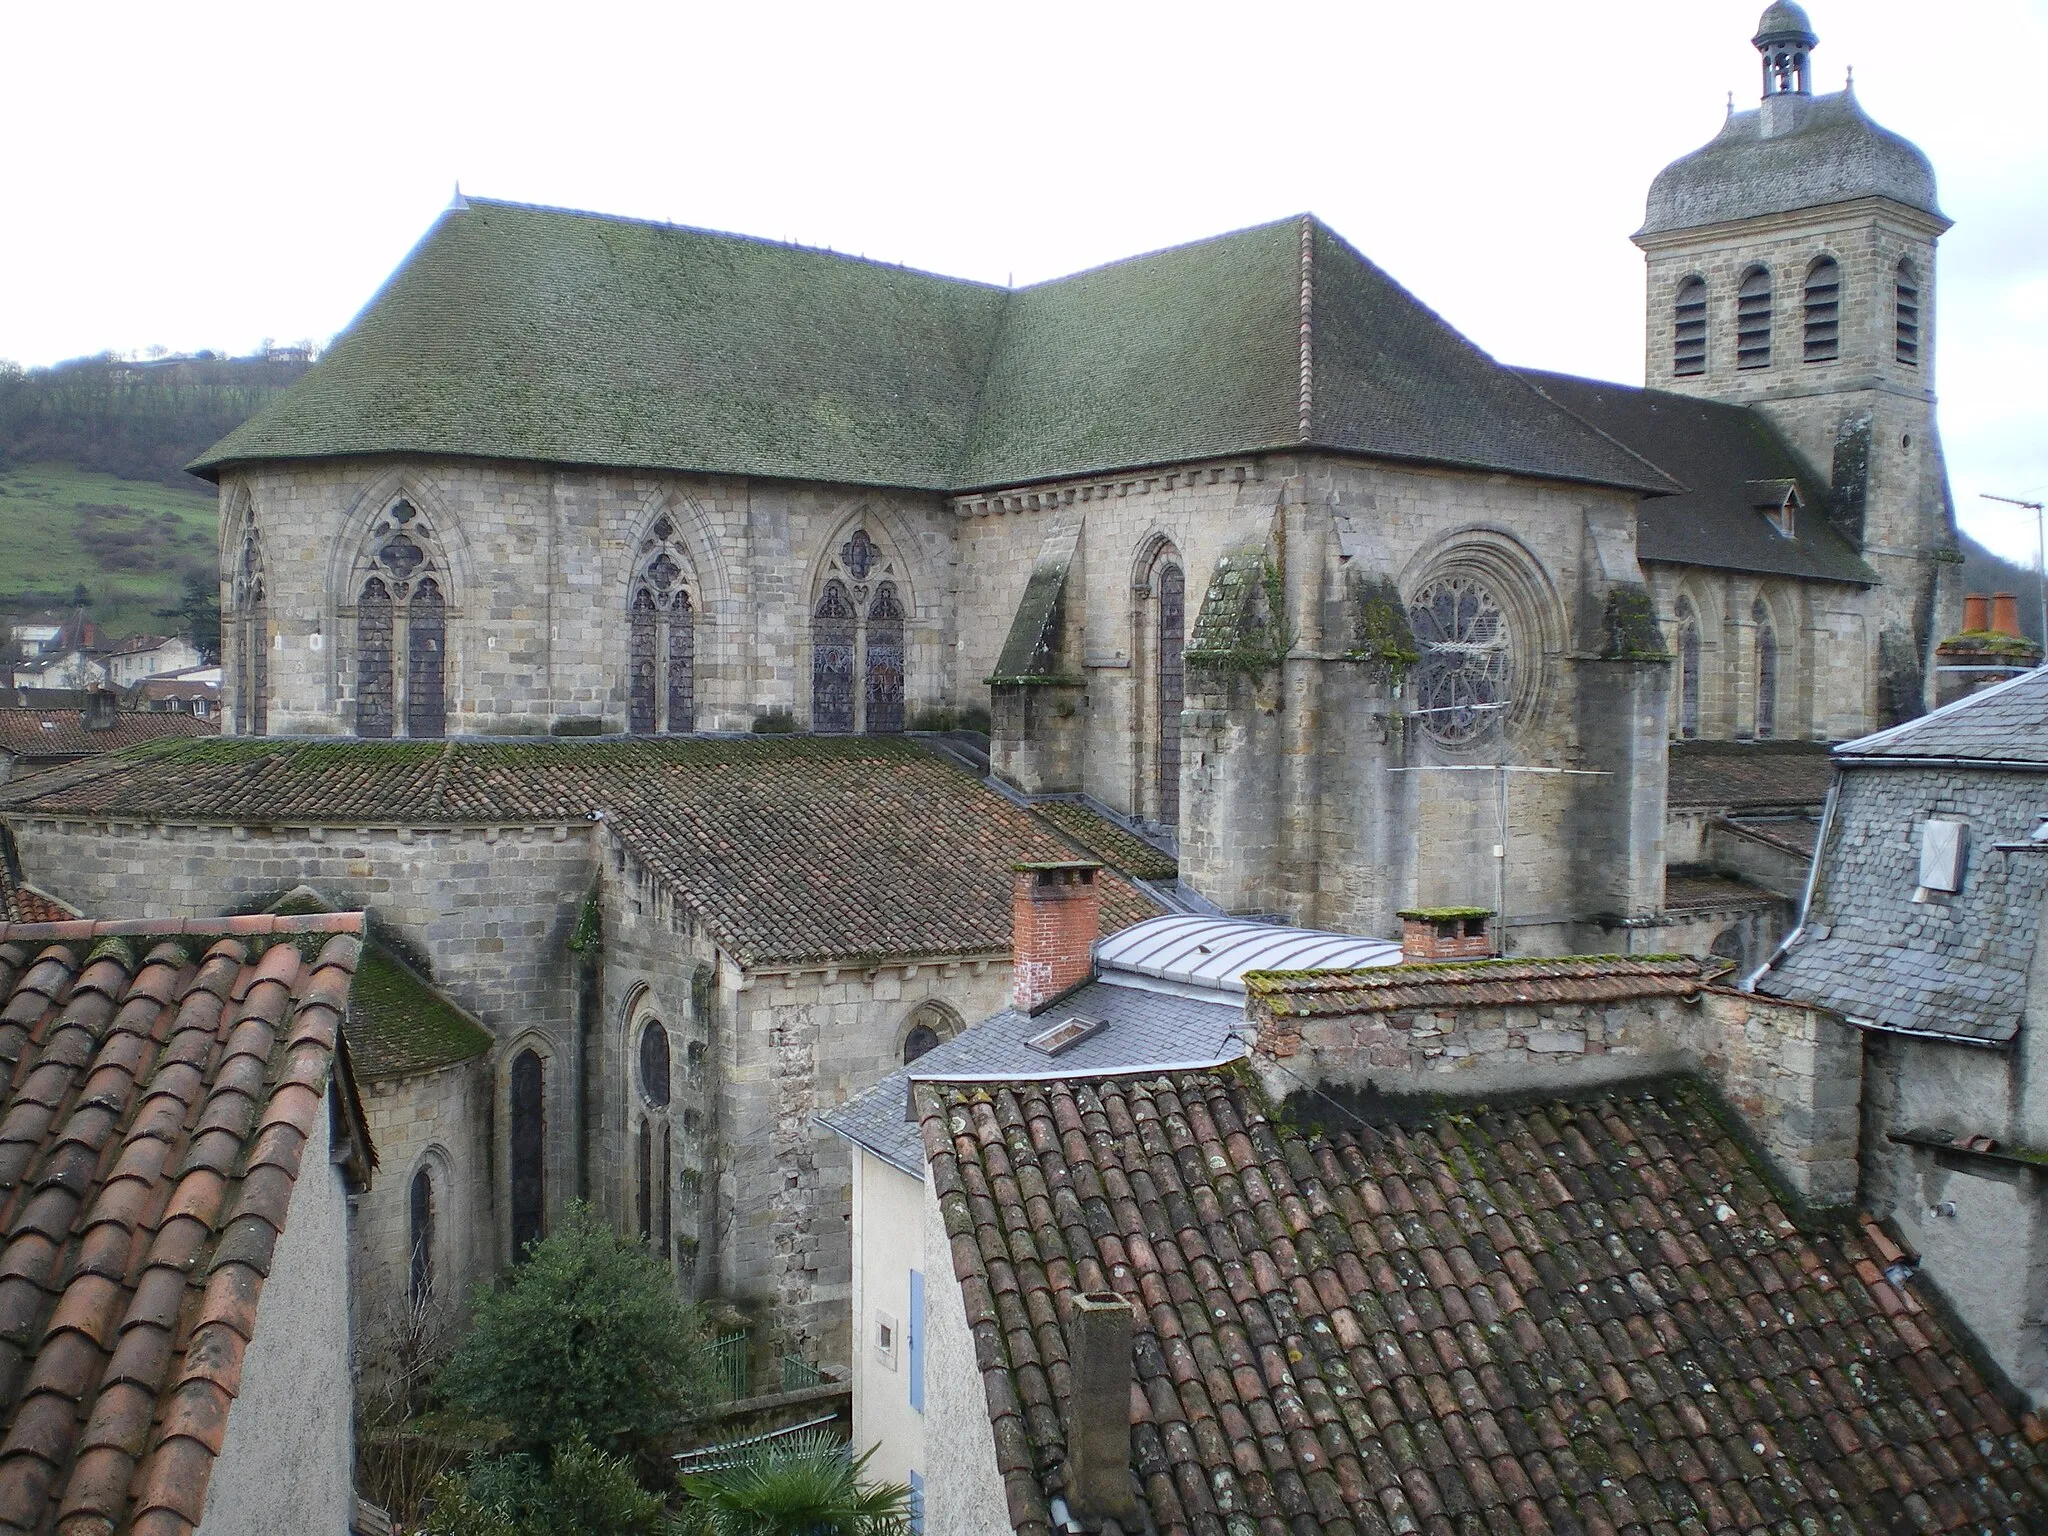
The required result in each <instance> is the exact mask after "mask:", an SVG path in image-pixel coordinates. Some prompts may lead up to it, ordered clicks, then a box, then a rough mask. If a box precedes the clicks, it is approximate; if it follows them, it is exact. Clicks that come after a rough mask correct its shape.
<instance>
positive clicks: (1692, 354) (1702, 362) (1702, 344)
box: [1671, 277, 1707, 378]
mask: <svg viewBox="0 0 2048 1536" xmlns="http://www.w3.org/2000/svg"><path fill="white" fill-rule="evenodd" d="M1671 371H1672V372H1673V373H1675V374H1677V375H1678V376H1679V377H1680V378H1690V377H1692V376H1693V375H1695V374H1701V373H1705V372H1706V371H1707V283H1706V279H1705V278H1701V277H1688V278H1687V279H1686V280H1685V281H1684V282H1682V283H1680V284H1679V285H1678V299H1677V301H1676V302H1675V303H1674V304H1673V305H1672V307H1671Z"/></svg>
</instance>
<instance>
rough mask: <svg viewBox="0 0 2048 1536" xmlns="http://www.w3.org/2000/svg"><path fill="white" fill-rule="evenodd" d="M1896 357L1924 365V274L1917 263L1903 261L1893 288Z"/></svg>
mask: <svg viewBox="0 0 2048 1536" xmlns="http://www.w3.org/2000/svg"><path fill="white" fill-rule="evenodd" d="M1893 298H1894V309H1893V331H1892V356H1894V357H1896V358H1897V359H1898V360H1899V361H1900V362H1902V363H1904V364H1905V365H1906V366H1907V367H1908V368H1917V367H1919V366H1920V274H1919V273H1918V272H1917V271H1916V270H1914V267H1913V263H1912V262H1910V261H1902V262H1900V263H1899V270H1898V274H1897V276H1896V279H1895V287H1894V289H1893Z"/></svg>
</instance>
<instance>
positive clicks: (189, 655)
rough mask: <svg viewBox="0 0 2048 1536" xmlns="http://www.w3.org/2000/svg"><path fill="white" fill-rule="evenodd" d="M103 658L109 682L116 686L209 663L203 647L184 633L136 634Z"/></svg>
mask: <svg viewBox="0 0 2048 1536" xmlns="http://www.w3.org/2000/svg"><path fill="white" fill-rule="evenodd" d="M103 659H104V660H105V662H106V666H107V681H109V682H110V683H112V684H113V685H114V686H115V687H116V688H126V687H128V686H129V685H130V684H131V683H138V682H140V681H142V679H144V678H145V677H159V676H162V675H163V674H164V673H167V672H188V671H190V670H192V669H193V668H195V667H200V666H203V665H205V663H206V658H205V657H204V656H202V655H200V654H199V647H198V646H196V645H194V644H193V643H192V642H191V641H190V640H188V639H186V638H185V637H184V636H183V635H134V636H131V637H130V638H128V639H126V640H123V641H122V642H121V643H120V644H119V645H117V646H115V647H114V648H113V649H112V650H110V651H108V652H107V653H106V655H105V657H104V658H103Z"/></svg>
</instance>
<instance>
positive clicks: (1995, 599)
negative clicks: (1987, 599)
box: [1991, 592, 2020, 639]
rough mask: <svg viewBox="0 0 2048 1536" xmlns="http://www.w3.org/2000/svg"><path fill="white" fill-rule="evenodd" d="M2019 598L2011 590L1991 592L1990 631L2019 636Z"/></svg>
mask: <svg viewBox="0 0 2048 1536" xmlns="http://www.w3.org/2000/svg"><path fill="white" fill-rule="evenodd" d="M2019 632H2020V600H2019V598H2018V597H2017V596H2016V595H2015V594H2013V593H2011V592H1994V593H1992V594H1991V633H1993V634H1994V635H2011V636H2012V637H2013V638H2014V639H2018V638H2019Z"/></svg>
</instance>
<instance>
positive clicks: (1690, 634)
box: [1676, 597, 1700, 741]
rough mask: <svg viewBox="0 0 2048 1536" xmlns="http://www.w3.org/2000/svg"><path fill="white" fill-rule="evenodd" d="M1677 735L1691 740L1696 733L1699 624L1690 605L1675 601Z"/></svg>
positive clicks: (1698, 719) (1698, 723) (1697, 732)
mask: <svg viewBox="0 0 2048 1536" xmlns="http://www.w3.org/2000/svg"><path fill="white" fill-rule="evenodd" d="M1676 617H1677V621H1678V734H1679V735H1680V736H1681V737H1683V738H1684V739H1685V740H1687V741H1691V740H1692V739H1693V738H1694V737H1696V736H1698V735H1699V733H1700V621H1699V616H1698V615H1697V614H1696V613H1694V612H1693V606H1692V602H1691V600H1690V599H1688V598H1683V597H1681V598H1680V599H1679V600H1678V611H1677V615H1676Z"/></svg>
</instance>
